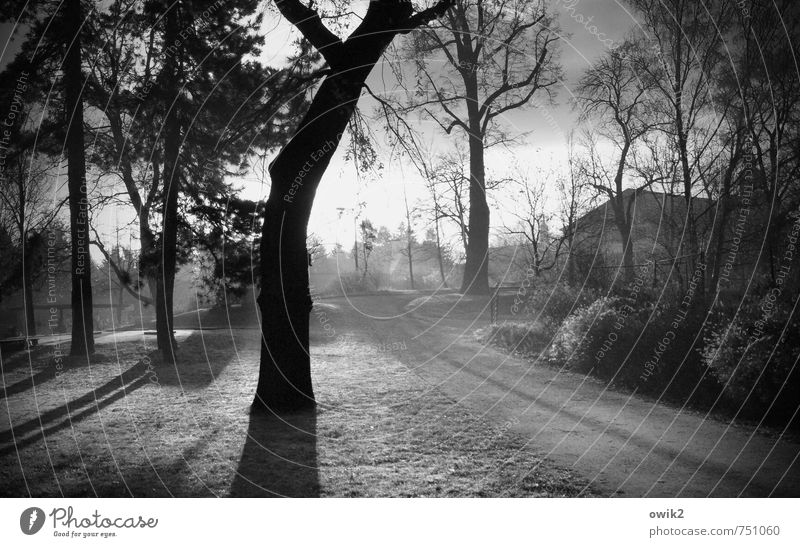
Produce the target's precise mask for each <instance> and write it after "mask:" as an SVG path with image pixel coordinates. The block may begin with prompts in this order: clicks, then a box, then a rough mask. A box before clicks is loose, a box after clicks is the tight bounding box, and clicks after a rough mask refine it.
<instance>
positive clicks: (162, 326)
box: [155, 4, 181, 363]
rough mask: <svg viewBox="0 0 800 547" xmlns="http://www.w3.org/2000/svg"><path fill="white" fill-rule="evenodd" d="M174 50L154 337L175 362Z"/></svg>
mask: <svg viewBox="0 0 800 547" xmlns="http://www.w3.org/2000/svg"><path fill="white" fill-rule="evenodd" d="M177 6H178V5H177V4H175V5H173V6H172V7H171V8H170V9H169V11H168V12H167V15H166V22H165V32H164V43H165V44H175V43H177V41H178V32H179V29H178V7H177ZM175 57H176V54H174V53H170V54H168V55H167V61H166V62H165V67H164V70H165V73H166V74H167V75H168V77H169V81H168V85H167V90H166V93H165V99H166V101H165V106H166V107H167V108H169V110H168V112H167V116H166V119H165V120H164V174H163V178H164V201H163V231H162V235H161V262H160V268H159V275H158V279H157V280H156V296H155V302H156V339H157V341H158V349H159V350H161V356H162V358H163V360H164V362H167V363H174V362H175V351H176V344H175V337H174V336H173V333H172V326H173V305H172V304H173V291H174V288H175V269H176V261H177V245H178V194H179V192H180V178H181V177H180V166H179V158H178V155H179V152H180V144H181V143H180V138H181V135H180V133H181V130H180V119H179V113H178V109H179V106H178V103H179V101H178V100H177V99H178V94H179V92H180V91H179V87H178V85H179V81H180V74H179V68H178V62H177V60H176V59H175Z"/></svg>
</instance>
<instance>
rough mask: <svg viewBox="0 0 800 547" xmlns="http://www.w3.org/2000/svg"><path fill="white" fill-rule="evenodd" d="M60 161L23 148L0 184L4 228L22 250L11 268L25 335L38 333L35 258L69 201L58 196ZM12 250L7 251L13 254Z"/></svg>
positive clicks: (7, 168)
mask: <svg viewBox="0 0 800 547" xmlns="http://www.w3.org/2000/svg"><path fill="white" fill-rule="evenodd" d="M22 123H24V122H22ZM58 162H59V161H58V159H54V158H51V157H48V156H46V155H43V154H38V153H35V152H32V151H30V150H28V151H22V152H20V154H17V155H15V157H14V158H13V160H12V161H11V162H10V163H9V164H8V165H6V166H5V168H4V170H3V175H4V176H3V178H4V179H5V180H3V184H0V211H2V217H3V218H4V219H6V220H5V222H4V224H6V225H7V227H6V226H4V228H6V229H11V231H13V234H14V237H13V238H12V240H11V242H10V243H12V244H14V243H15V244H16V245H17V246H18V249H19V255H20V257H19V264H13V265H12V271H14V272H18V273H19V274H20V276H19V277H20V279H19V281H20V282H21V285H22V290H23V292H22V296H23V303H24V314H25V335H26V336H34V335H35V334H36V321H35V315H34V306H33V284H34V280H35V279H36V277H38V274H37V272H36V271H35V269H34V259H35V257H36V256H37V255H38V254H40V251H41V250H42V249H41V247H42V245H41V243H42V242H43V241H44V235H43V234H44V232H46V231H47V230H48V229H49V228H50V227H51V226H52V225H53V224H54V223H55V222H56V220H57V219H58V216H59V214H60V212H61V210H62V208H63V206H64V204H65V202H66V200H65V199H63V198H62V197H59V192H58V188H57V187H56V185H55V182H56V181H57V177H56V176H55V172H54V171H55V169H56V168H57V164H58ZM10 251H11V249H8V250H6V251H4V253H5V252H8V253H9V254H10ZM39 270H40V271H41V268H40V269H39ZM13 285H15V286H16V283H14V284H13Z"/></svg>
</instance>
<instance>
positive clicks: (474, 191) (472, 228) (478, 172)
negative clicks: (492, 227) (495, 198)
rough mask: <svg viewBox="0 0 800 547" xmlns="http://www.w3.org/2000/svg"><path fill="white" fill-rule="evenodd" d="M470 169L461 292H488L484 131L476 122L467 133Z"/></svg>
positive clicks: (487, 229)
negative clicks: (464, 259)
mask: <svg viewBox="0 0 800 547" xmlns="http://www.w3.org/2000/svg"><path fill="white" fill-rule="evenodd" d="M476 116H477V114H476ZM469 171H470V185H469V236H468V239H467V260H466V264H465V265H464V279H463V281H462V283H461V292H462V293H464V294H489V205H488V203H487V202H486V168H485V165H484V147H483V135H482V133H481V131H480V128H479V126H478V124H477V122H475V123H474V124H473V127H472V129H471V131H470V136H469Z"/></svg>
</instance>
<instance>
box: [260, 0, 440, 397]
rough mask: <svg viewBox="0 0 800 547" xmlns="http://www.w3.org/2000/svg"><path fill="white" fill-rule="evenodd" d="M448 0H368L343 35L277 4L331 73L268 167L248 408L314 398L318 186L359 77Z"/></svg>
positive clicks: (284, 1) (309, 12)
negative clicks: (416, 4) (312, 254)
mask: <svg viewBox="0 0 800 547" xmlns="http://www.w3.org/2000/svg"><path fill="white" fill-rule="evenodd" d="M451 3H452V2H451V0H442V1H440V2H438V3H436V4H435V5H434V6H432V7H430V8H427V9H425V10H422V11H420V12H417V13H415V12H414V8H413V6H412V4H411V2H408V1H402V0H381V1H375V2H370V3H369V6H368V8H367V11H366V13H365V14H364V17H363V20H362V21H361V22H360V24H359V25H358V26H357V27H356V28H355V30H353V32H352V33H351V34H350V35H349V36H348V37H347V39H345V40H342V39H340V38H339V37H338V36H336V35H335V34H334V33H333V32H331V31H330V30H329V29H328V28H327V27H326V26H325V25H324V23H323V22H322V19H321V18H320V15H319V13H318V12H317V11H316V10H315V9H313V8H311V7H309V6H307V5H305V4H304V3H302V2H300V1H299V0H277V1H276V2H275V5H276V6H277V8H278V10H280V12H281V13H282V14H283V16H284V17H285V18H286V19H287V20H288V21H289V22H290V23H292V24H293V25H294V26H295V27H297V29H298V30H299V31H300V32H301V33H302V35H303V36H304V37H305V39H306V40H307V41H308V42H310V43H311V45H313V46H314V47H315V48H316V49H317V51H319V52H320V54H321V55H322V56H323V58H324V59H325V61H326V62H327V64H328V67H329V72H328V75H327V76H326V78H325V79H324V80H323V81H322V83H321V84H320V86H319V88H318V89H317V92H316V94H315V95H314V98H313V100H312V102H311V106H310V108H309V110H308V112H307V113H306V115H305V116H304V117H303V119H302V120H301V121H300V123H299V125H298V127H297V130H296V132H295V134H294V135H293V137H292V138H291V140H290V141H289V142H288V144H286V146H284V147H283V149H282V150H281V151H280V153H279V154H278V156H277V157H276V158H275V160H274V161H273V162H272V164H271V165H270V169H269V173H270V177H271V179H272V187H271V189H270V195H269V198H268V200H267V203H266V211H265V220H264V225H263V230H262V237H261V294H260V295H259V304H260V307H261V314H262V346H261V366H260V370H259V379H258V386H257V388H256V397H255V401H254V408H258V409H264V408H266V409H269V410H273V411H274V410H291V409H298V408H302V407H309V406H313V405H314V404H315V401H314V391H313V388H312V384H311V361H310V357H309V332H308V328H309V314H310V312H311V306H312V302H311V296H310V294H309V280H308V254H307V249H306V235H307V226H308V219H309V217H310V215H311V208H312V205H313V203H314V195H315V193H316V189H317V186H318V185H319V183H320V181H321V179H322V175H323V174H324V173H325V170H326V169H327V167H328V165H329V163H330V161H331V157H332V156H333V153H334V152H335V150H336V148H337V147H338V145H339V141H340V139H341V136H342V133H343V132H344V131H345V129H346V128H347V125H348V123H349V122H350V119H351V118H352V116H353V112H354V110H355V107H356V103H357V102H358V99H359V97H360V96H361V93H362V90H363V88H364V82H365V80H366V79H367V76H369V74H370V72H371V71H372V68H373V67H374V66H375V64H376V63H377V62H378V60H379V59H380V58H381V56H382V55H383V52H384V50H385V49H386V47H387V46H388V45H389V44H390V43H391V42H392V40H393V39H394V38H395V37H396V36H397V35H398V34H404V33H408V32H410V31H411V30H413V29H415V28H417V27H419V26H420V25H425V24H427V23H429V22H430V21H432V20H433V19H435V18H436V17H439V16H441V15H442V14H444V12H445V11H446V10H447V9H448V8H449V7H450V5H451ZM312 5H313V4H312Z"/></svg>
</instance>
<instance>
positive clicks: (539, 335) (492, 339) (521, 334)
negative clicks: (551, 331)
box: [480, 322, 550, 355]
mask: <svg viewBox="0 0 800 547" xmlns="http://www.w3.org/2000/svg"><path fill="white" fill-rule="evenodd" d="M480 338H481V339H482V340H483V341H484V342H487V343H490V344H494V345H496V346H499V347H501V348H503V349H505V350H508V351H513V352H515V353H520V354H523V355H536V354H538V353H539V352H540V351H541V350H542V349H544V347H545V346H546V345H547V341H548V340H549V338H550V337H549V335H548V332H547V329H546V328H545V327H544V326H543V325H542V324H541V323H515V322H506V323H500V324H497V325H490V326H489V327H486V329H483V330H482V331H481V333H480Z"/></svg>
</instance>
